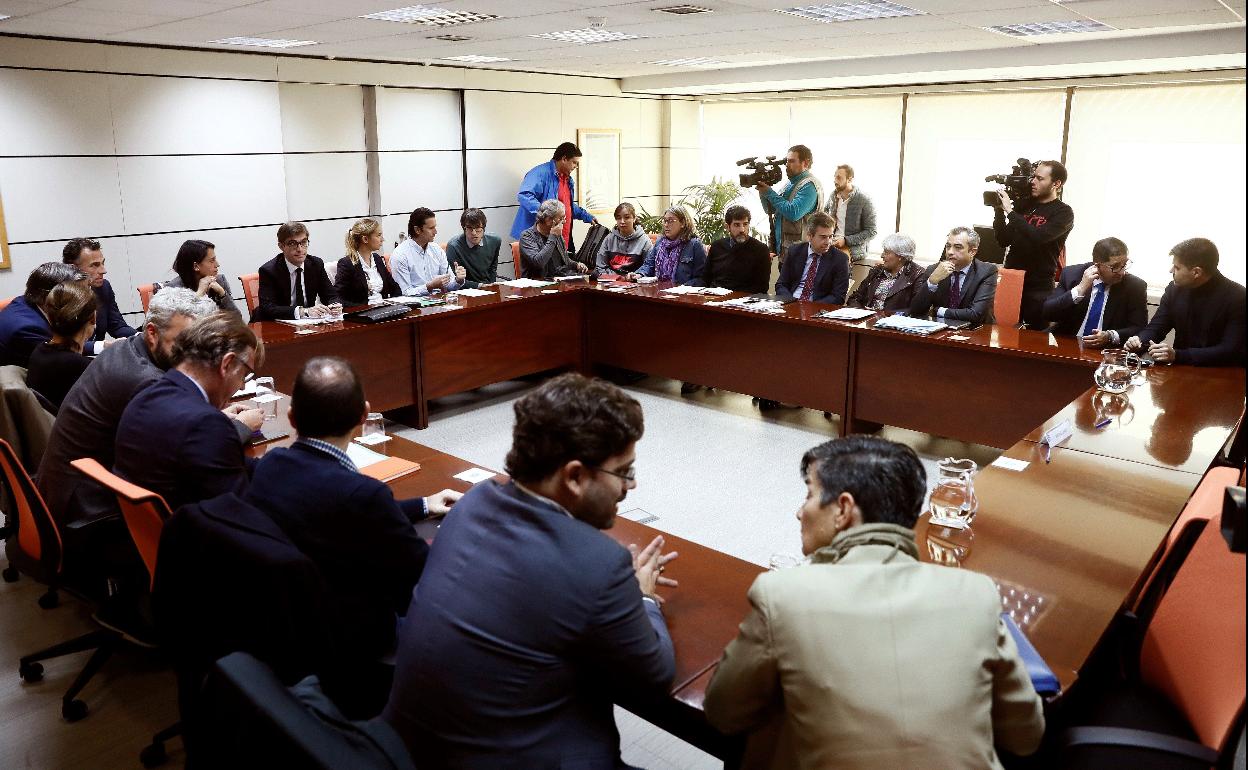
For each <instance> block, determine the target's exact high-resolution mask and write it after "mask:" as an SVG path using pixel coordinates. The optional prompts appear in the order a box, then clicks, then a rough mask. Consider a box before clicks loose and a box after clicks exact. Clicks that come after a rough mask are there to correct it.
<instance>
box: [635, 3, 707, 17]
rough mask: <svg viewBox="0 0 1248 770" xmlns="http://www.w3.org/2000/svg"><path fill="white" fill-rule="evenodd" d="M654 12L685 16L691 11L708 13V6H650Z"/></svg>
mask: <svg viewBox="0 0 1248 770" xmlns="http://www.w3.org/2000/svg"><path fill="white" fill-rule="evenodd" d="M650 10H652V11H654V12H656V13H673V14H676V15H677V16H687V15H689V14H691V13H710V12H711V9H710V8H703V7H702V6H700V5H669V6H668V7H666V8H651V9H650Z"/></svg>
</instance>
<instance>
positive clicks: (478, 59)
mask: <svg viewBox="0 0 1248 770" xmlns="http://www.w3.org/2000/svg"><path fill="white" fill-rule="evenodd" d="M442 60H443V61H461V62H466V63H468V64H493V63H494V62H500V61H511V59H508V58H507V57H506V56H481V55H479V54H475V53H468V54H464V55H463V56H443V57H442Z"/></svg>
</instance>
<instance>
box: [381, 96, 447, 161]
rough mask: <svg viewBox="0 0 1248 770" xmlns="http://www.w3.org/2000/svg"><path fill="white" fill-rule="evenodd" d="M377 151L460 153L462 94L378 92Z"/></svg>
mask: <svg viewBox="0 0 1248 770" xmlns="http://www.w3.org/2000/svg"><path fill="white" fill-rule="evenodd" d="M377 149H379V150H458V149H459V95H458V94H456V93H454V92H453V91H416V90H411V89H402V88H379V89H377Z"/></svg>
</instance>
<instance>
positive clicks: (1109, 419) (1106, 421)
mask: <svg viewBox="0 0 1248 770" xmlns="http://www.w3.org/2000/svg"><path fill="white" fill-rule="evenodd" d="M1113 421H1114V420H1113V418H1112V417H1106V418H1105V419H1104V420H1101V421H1100V422H1098V423H1097V424H1096V425H1093V426H1092V427H1093V428H1098V429H1099V428H1104V427H1105V426H1106V425H1109V424H1110V423H1111V422H1113Z"/></svg>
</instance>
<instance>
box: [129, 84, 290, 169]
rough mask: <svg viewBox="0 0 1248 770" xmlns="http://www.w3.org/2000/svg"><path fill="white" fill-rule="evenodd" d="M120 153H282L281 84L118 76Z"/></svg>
mask: <svg viewBox="0 0 1248 770" xmlns="http://www.w3.org/2000/svg"><path fill="white" fill-rule="evenodd" d="M109 88H110V91H111V92H112V103H113V107H112V112H113V122H114V126H115V127H114V130H115V132H116V135H117V152H118V154H121V155H147V154H155V153H231V152H281V151H282V128H281V123H282V116H281V107H280V100H279V99H278V94H277V84H276V83H252V82H243V81H236V80H207V79H193V78H159V77H133V76H127V75H114V76H112V77H110V78H109Z"/></svg>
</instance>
